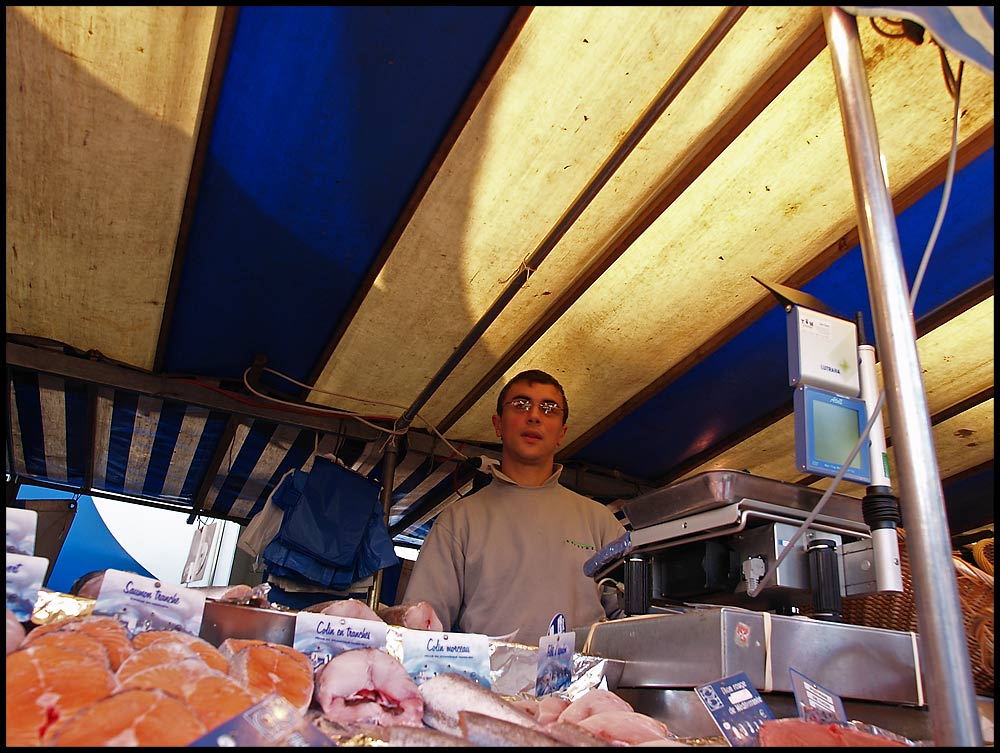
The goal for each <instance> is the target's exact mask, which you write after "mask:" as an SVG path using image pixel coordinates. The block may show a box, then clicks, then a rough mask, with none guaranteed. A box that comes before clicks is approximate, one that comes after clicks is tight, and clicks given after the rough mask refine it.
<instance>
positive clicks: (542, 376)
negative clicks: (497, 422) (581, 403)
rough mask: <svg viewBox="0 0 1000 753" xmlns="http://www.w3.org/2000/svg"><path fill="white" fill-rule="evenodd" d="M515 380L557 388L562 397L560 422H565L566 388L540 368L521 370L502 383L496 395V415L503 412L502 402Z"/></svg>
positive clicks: (566, 413)
mask: <svg viewBox="0 0 1000 753" xmlns="http://www.w3.org/2000/svg"><path fill="white" fill-rule="evenodd" d="M515 382H527V383H528V384H551V385H552V386H553V387H555V388H556V389H557V390H559V395H560V396H561V397H562V409H563V414H562V422H563V423H566V419H568V418H569V401H568V400H567V399H566V390H564V389H563V386H562V385H561V384H559V381H558V380H557V379H556V378H555V377H554V376H552V375H551V374H548V373H546V372H544V371H542V370H541V369H528V370H527V371H522V372H521V373H520V374H518V375H517V376H515V377H514V378H512V379H511V380H510V381H509V382H507V384H505V385H504V387H503V389H502V390H500V394H499V395H498V396H497V415H498V416H499V415H501V414H502V413H503V404H504V403H505V402H507V392H508V391H510V387H511V385H512V384H514V383H515Z"/></svg>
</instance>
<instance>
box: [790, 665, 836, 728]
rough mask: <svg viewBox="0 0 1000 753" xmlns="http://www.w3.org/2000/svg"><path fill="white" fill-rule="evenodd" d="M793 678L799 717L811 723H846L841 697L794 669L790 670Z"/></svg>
mask: <svg viewBox="0 0 1000 753" xmlns="http://www.w3.org/2000/svg"><path fill="white" fill-rule="evenodd" d="M788 673H789V674H790V675H791V677H792V692H793V693H795V705H796V706H797V707H798V709H799V717H801V718H802V719H805V720H807V721H810V722H821V723H826V722H846V721H847V712H846V711H844V702H843V701H841V700H840V696H839V695H837V694H836V693H833V692H831V691H829V690H827V689H826V688H824V687H823V686H822V685H818V684H817V683H815V682H813V681H812V680H810V679H809V678H808V677H806V676H805V675H804V674H802V673H801V672H797V671H796V670H795V669H793V668H792V667H789V668H788Z"/></svg>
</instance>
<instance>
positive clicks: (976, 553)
mask: <svg viewBox="0 0 1000 753" xmlns="http://www.w3.org/2000/svg"><path fill="white" fill-rule="evenodd" d="M969 548H970V549H971V550H972V559H974V560H975V561H976V564H977V565H979V569H980V570H982V571H983V572H984V573H986V574H987V575H993V537H992V536H991V537H990V538H988V539H979V541H977V542H976V543H975V544H973V545H972V546H970V547H969Z"/></svg>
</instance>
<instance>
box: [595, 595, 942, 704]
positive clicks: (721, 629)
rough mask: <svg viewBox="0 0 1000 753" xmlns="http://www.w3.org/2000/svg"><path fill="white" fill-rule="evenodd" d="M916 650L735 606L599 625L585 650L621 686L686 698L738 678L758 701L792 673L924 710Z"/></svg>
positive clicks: (845, 692) (888, 636)
mask: <svg viewBox="0 0 1000 753" xmlns="http://www.w3.org/2000/svg"><path fill="white" fill-rule="evenodd" d="M765 620H768V621H769V623H770V624H769V625H767V626H765ZM765 628H766V629H767V632H765ZM917 650H918V649H917V637H916V636H915V634H911V633H904V632H900V631H896V630H883V629H880V628H869V627H861V626H857V625H844V624H840V623H834V622H823V621H820V620H814V619H811V618H808V617H800V616H793V617H787V616H780V615H774V614H769V613H764V612H756V611H752V610H748V609H740V608H737V607H701V608H696V609H691V610H690V611H686V612H680V613H677V614H647V615H638V616H635V617H626V618H623V619H619V620H611V621H609V622H599V623H596V624H594V625H593V626H592V627H591V630H590V633H589V635H588V636H587V639H586V641H585V643H584V647H583V651H584V653H587V654H590V655H593V656H604V657H608V658H610V659H619V660H622V661H624V666H623V668H622V674H621V677H620V678H619V681H618V685H619V686H620V687H631V688H688V689H691V688H695V687H698V686H699V685H705V684H707V683H710V682H714V681H715V680H719V679H722V678H724V677H730V676H732V675H735V674H738V673H740V672H745V673H746V674H747V676H748V677H749V678H750V681H751V682H752V683H753V684H754V686H755V687H756V688H757V690H759V691H760V692H771V691H778V692H792V684H791V675H790V673H789V669H795V670H796V671H798V672H800V673H801V674H803V675H805V676H806V677H808V678H809V679H810V680H811V681H813V682H815V683H818V684H819V685H821V686H823V687H824V688H826V689H827V690H830V691H832V692H834V693H837V694H838V695H840V696H842V697H844V698H854V699H858V700H870V701H879V702H882V703H897V704H908V705H914V706H922V705H924V704H925V701H924V698H923V692H922V685H921V684H920V682H919V679H920V678H919V677H918V673H917V667H919V666H920V664H919V661H918V654H917Z"/></svg>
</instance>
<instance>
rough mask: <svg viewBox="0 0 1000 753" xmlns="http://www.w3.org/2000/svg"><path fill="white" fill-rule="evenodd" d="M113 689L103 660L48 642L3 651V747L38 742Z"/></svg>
mask: <svg viewBox="0 0 1000 753" xmlns="http://www.w3.org/2000/svg"><path fill="white" fill-rule="evenodd" d="M117 687H118V682H117V681H116V680H115V676H114V674H113V673H112V672H111V669H110V668H109V666H108V664H107V663H106V661H102V660H101V659H96V658H92V657H90V656H87V655H86V654H82V653H80V652H79V651H74V650H72V649H67V648H62V647H60V646H58V645H55V644H54V643H51V642H45V643H41V642H40V643H39V644H38V645H36V646H24V647H22V648H20V649H18V650H17V651H14V652H12V653H10V654H8V655H7V697H6V701H5V703H6V709H7V747H19V746H37V745H39V744H40V743H41V739H42V736H43V735H44V734H45V733H46V732H47V730H48V729H49V727H50V726H52V725H53V724H56V723H58V722H60V721H61V720H63V719H65V718H66V717H68V716H72V715H73V714H75V713H76V712H77V711H79V710H80V709H82V708H83V707H84V706H87V705H88V704H91V703H94V702H95V701H98V700H100V699H101V698H104V697H105V696H107V695H108V694H109V693H111V692H113V691H114V690H115V689H116V688H117Z"/></svg>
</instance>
